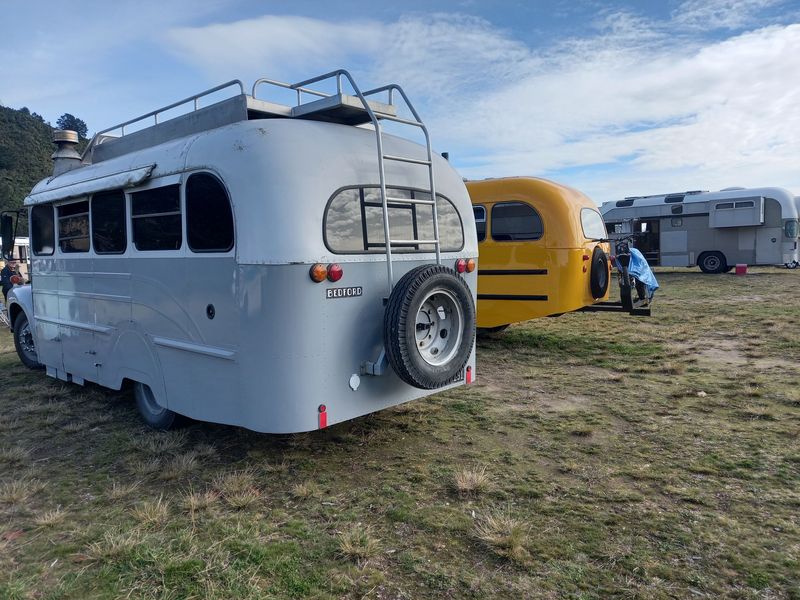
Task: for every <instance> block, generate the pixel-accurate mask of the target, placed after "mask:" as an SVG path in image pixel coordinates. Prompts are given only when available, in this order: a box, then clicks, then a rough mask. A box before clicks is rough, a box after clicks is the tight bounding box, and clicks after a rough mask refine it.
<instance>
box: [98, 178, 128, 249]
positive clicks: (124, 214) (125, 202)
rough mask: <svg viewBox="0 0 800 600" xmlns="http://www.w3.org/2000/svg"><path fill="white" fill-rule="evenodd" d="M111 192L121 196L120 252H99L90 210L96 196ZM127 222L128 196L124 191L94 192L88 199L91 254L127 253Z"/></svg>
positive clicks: (116, 189)
mask: <svg viewBox="0 0 800 600" xmlns="http://www.w3.org/2000/svg"><path fill="white" fill-rule="evenodd" d="M111 192H119V193H120V194H121V195H122V235H123V240H122V250H119V251H114V252H101V251H99V250H98V249H97V244H96V243H95V240H94V214H93V213H92V209H93V207H94V200H95V197H96V196H100V195H104V194H109V193H111ZM128 221H130V218H129V215H128V196H127V194H126V193H125V190H124V189H122V188H114V189H110V190H103V191H101V192H95V193H94V194H92V197H91V198H90V199H89V228H90V232H91V235H90V237H91V240H92V252H93V253H94V254H96V255H98V256H119V255H120V254H125V253H126V252H127V251H128V237H129V235H128Z"/></svg>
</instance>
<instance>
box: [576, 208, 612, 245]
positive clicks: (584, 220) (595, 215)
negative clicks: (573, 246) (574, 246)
mask: <svg viewBox="0 0 800 600" xmlns="http://www.w3.org/2000/svg"><path fill="white" fill-rule="evenodd" d="M581 227H582V228H583V237H585V238H586V239H587V240H604V239H606V237H607V236H608V234H607V233H606V226H605V225H604V224H603V217H601V216H600V213H599V212H597V211H596V210H592V209H591V208H582V209H581Z"/></svg>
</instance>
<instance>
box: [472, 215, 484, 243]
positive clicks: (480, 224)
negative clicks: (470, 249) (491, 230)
mask: <svg viewBox="0 0 800 600" xmlns="http://www.w3.org/2000/svg"><path fill="white" fill-rule="evenodd" d="M472 213H473V214H474V215H475V229H476V230H477V232H478V241H479V242H482V241H483V240H485V239H486V208H485V207H483V206H473V207H472Z"/></svg>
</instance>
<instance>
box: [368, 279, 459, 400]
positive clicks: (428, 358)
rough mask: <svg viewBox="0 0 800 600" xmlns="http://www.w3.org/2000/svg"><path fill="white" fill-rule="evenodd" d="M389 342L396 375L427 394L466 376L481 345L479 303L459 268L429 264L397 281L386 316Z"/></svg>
mask: <svg viewBox="0 0 800 600" xmlns="http://www.w3.org/2000/svg"><path fill="white" fill-rule="evenodd" d="M383 341H384V345H385V348H386V355H387V358H388V359H389V363H390V364H391V365H392V368H393V369H394V372H395V373H397V375H398V377H400V379H402V380H403V381H405V382H406V383H408V384H410V385H413V386H414V387H417V388H421V389H424V390H430V389H435V388H438V387H442V386H444V385H447V384H449V383H452V382H453V381H456V380H458V379H460V378H461V377H462V376H463V371H464V367H465V366H466V364H467V361H468V360H469V357H470V354H471V353H472V347H473V344H474V342H475V303H474V302H473V300H472V292H471V291H470V289H469V287H467V284H466V283H465V282H464V280H463V279H462V278H461V277H459V276H458V275H457V274H456V272H455V271H454V270H453V269H450V268H448V267H444V266H442V265H423V266H421V267H416V268H414V269H412V270H411V271H409V272H408V273H406V274H405V275H404V276H403V277H402V279H400V281H398V282H397V285H395V287H394V289H393V290H392V293H391V295H390V296H389V302H388V304H387V306H386V313H385V314H384V318H383Z"/></svg>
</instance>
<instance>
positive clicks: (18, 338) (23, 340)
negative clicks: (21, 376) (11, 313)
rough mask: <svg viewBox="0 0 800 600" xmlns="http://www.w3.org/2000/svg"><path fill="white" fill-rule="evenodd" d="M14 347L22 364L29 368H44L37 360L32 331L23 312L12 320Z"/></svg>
mask: <svg viewBox="0 0 800 600" xmlns="http://www.w3.org/2000/svg"><path fill="white" fill-rule="evenodd" d="M14 347H15V348H16V349H17V355H18V356H19V359H20V360H21V361H22V364H23V365H25V366H26V367H28V368H29V369H36V370H38V369H44V365H43V364H42V363H40V362H39V355H38V354H37V352H36V343H35V341H34V339H33V331H31V324H30V322H29V321H28V315H26V314H25V313H24V312H21V313H19V316H17V318H16V319H15V320H14Z"/></svg>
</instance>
